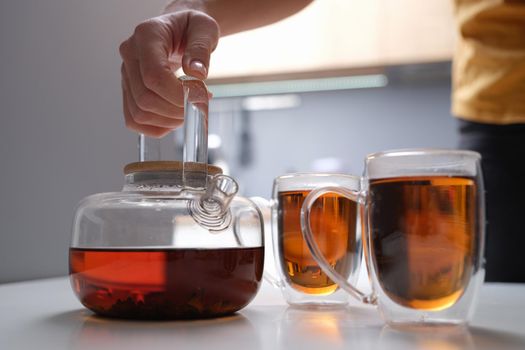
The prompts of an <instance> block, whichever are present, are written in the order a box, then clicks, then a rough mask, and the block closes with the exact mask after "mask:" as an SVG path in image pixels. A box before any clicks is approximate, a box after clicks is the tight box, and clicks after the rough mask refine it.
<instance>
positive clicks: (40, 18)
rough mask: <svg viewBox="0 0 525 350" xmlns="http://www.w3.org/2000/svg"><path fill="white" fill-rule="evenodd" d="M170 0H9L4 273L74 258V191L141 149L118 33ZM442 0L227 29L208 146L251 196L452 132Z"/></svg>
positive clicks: (3, 34)
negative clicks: (127, 108) (125, 102)
mask: <svg viewBox="0 0 525 350" xmlns="http://www.w3.org/2000/svg"><path fill="white" fill-rule="evenodd" d="M164 4H165V0H150V1H139V0H125V1H124V0H105V1H102V0H91V1H80V0H48V1H45V2H44V1H36V0H20V1H10V2H8V1H3V2H1V3H0V103H1V109H0V115H1V121H2V125H1V127H0V156H1V159H2V166H1V168H0V169H1V171H0V193H1V197H0V283H5V282H13V281H19V280H25V279H35V278H43V277H50V276H59V275H65V274H66V273H67V251H68V247H69V243H70V229H71V223H72V219H73V214H74V211H75V206H76V204H77V203H78V201H79V200H80V199H82V198H83V197H85V196H86V195H89V194H93V193H97V192H106V191H119V190H120V189H121V187H122V184H123V173H122V169H123V166H124V165H125V164H127V163H130V162H133V161H136V160H137V159H138V150H137V135H135V134H133V133H132V132H130V131H128V130H127V129H126V128H125V127H124V123H123V117H122V110H121V103H122V102H121V92H120V57H119V54H118V45H119V44H120V42H121V41H123V40H124V39H126V38H127V37H128V36H129V35H130V34H131V32H132V31H133V28H134V27H135V25H136V24H138V23H139V22H140V21H142V20H144V19H146V18H149V17H152V16H155V15H158V14H159V13H160V11H161V8H162V7H163V5H164ZM453 45H454V33H453V25H452V8H451V4H450V2H448V1H439V0H428V1H425V2H421V1H417V0H353V1H347V0H322V1H319V0H318V1H316V2H314V4H313V5H311V6H310V7H308V8H307V9H306V10H304V11H302V12H300V13H299V14H297V15H295V16H293V17H291V18H289V19H287V20H285V21H283V22H280V23H278V24H275V25H272V26H269V27H266V28H262V29H258V30H255V31H251V32H247V33H243V34H239V35H235V36H231V37H227V38H224V39H222V40H221V42H220V43H219V48H218V49H217V51H216V52H215V53H214V55H213V57H212V63H211V71H210V79H209V85H210V89H211V90H212V92H213V93H214V97H215V98H214V100H213V101H212V103H211V107H210V139H209V145H210V159H211V161H212V162H214V163H217V164H220V165H221V166H223V167H224V168H225V169H226V170H227V172H228V173H230V174H231V175H233V176H234V177H235V178H236V179H237V180H238V181H239V183H240V185H241V191H242V194H243V195H246V196H254V195H257V196H264V197H267V198H268V197H269V196H270V193H271V187H272V180H273V178H274V177H276V176H278V175H282V174H285V173H290V172H296V171H329V172H345V173H353V174H360V173H361V172H362V168H363V158H364V156H365V155H366V154H368V153H371V152H375V151H380V150H385V149H393V148H405V147H442V148H454V147H456V131H455V130H456V122H455V120H454V119H453V118H452V117H451V116H450V91H451V90H450V59H451V53H452V50H453Z"/></svg>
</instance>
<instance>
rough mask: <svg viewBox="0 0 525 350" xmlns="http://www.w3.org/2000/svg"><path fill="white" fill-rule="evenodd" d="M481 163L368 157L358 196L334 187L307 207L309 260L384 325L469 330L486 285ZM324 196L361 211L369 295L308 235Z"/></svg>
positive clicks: (427, 155)
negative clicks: (372, 308) (374, 308)
mask: <svg viewBox="0 0 525 350" xmlns="http://www.w3.org/2000/svg"><path fill="white" fill-rule="evenodd" d="M480 158H481V157H480V156H479V154H478V153H475V152H470V151H453V150H432V149H414V150H400V151H389V152H381V153H376V154H372V155H369V156H368V157H367V158H366V161H365V173H364V176H363V184H362V190H361V191H355V190H352V189H348V188H344V187H342V186H332V187H326V188H320V189H317V190H314V191H312V192H311V193H310V195H309V196H308V197H307V198H306V199H305V201H304V204H303V212H304V215H303V216H302V217H301V223H302V228H303V230H302V232H303V233H304V234H305V239H306V241H307V242H308V246H309V248H310V249H311V250H312V253H313V256H314V259H315V260H316V262H317V263H318V264H319V265H320V266H322V268H323V271H324V272H325V273H326V274H327V275H328V276H329V277H330V278H331V279H332V280H333V281H337V283H338V285H339V286H341V287H342V288H344V289H345V290H346V291H348V292H349V293H350V294H351V295H353V296H355V297H357V298H358V299H360V300H362V301H363V302H366V303H371V304H377V305H378V306H379V309H380V311H381V313H382V315H383V317H384V319H385V320H386V322H388V323H390V324H398V323H415V324H427V323H432V324H434V323H440V324H443V323H445V324H463V323H466V322H468V320H469V318H470V316H471V315H472V313H473V310H474V305H475V296H476V294H477V291H478V289H479V287H480V285H481V283H482V282H483V277H484V269H483V255H482V252H483V244H484V234H485V231H484V222H485V221H484V220H485V219H484V197H483V181H482V178H481V171H480ZM327 194H334V195H335V194H338V195H342V196H346V197H347V198H348V199H352V200H354V201H356V202H358V203H360V204H361V208H362V213H363V216H364V217H363V220H364V223H365V225H364V226H365V228H366V230H365V231H366V233H364V240H363V241H364V243H363V244H364V246H365V248H364V252H365V260H366V262H367V268H368V272H369V277H370V280H371V282H372V288H373V292H372V294H370V295H365V294H364V293H362V292H361V291H359V290H358V289H356V288H355V287H354V284H353V282H349V281H348V279H347V278H346V276H343V275H341V274H340V273H339V271H336V270H335V269H333V267H332V266H331V265H330V263H329V261H327V259H326V256H325V255H324V253H323V252H322V250H321V249H319V248H320V244H319V242H318V241H317V238H316V237H315V235H314V234H313V233H312V231H311V228H313V226H312V224H313V222H312V208H313V205H314V203H315V201H316V200H317V198H319V197H320V196H326V195H327Z"/></svg>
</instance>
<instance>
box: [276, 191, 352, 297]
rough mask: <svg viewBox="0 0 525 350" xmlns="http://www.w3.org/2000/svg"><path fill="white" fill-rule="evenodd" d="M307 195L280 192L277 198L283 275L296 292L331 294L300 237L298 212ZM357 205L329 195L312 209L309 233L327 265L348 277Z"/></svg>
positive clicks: (333, 288)
mask: <svg viewBox="0 0 525 350" xmlns="http://www.w3.org/2000/svg"><path fill="white" fill-rule="evenodd" d="M309 193H310V191H283V192H280V193H279V195H278V202H279V208H278V225H279V227H278V245H279V256H280V259H282V262H281V265H282V266H283V270H284V271H283V274H284V276H285V278H287V280H288V282H289V284H290V285H291V286H292V287H293V288H294V289H296V290H298V291H300V292H303V293H308V294H317V295H327V294H331V293H333V292H334V291H336V290H337V288H338V286H337V284H335V283H334V282H333V281H332V280H331V279H330V278H329V277H328V276H327V275H326V274H325V273H324V272H323V271H322V269H321V268H320V267H319V265H318V264H317V262H316V261H315V260H314V258H313V257H312V254H311V253H310V250H309V249H308V246H307V244H306V241H305V240H304V239H303V236H302V233H301V222H300V211H301V207H302V205H303V202H304V199H305V198H306V196H308V194H309ZM356 219H357V205H356V203H355V202H352V201H351V200H349V199H347V198H345V197H342V196H339V195H337V194H333V193H329V194H325V195H324V196H321V197H320V198H319V199H318V200H317V201H316V202H315V203H314V205H313V206H312V211H311V215H310V223H311V228H312V233H313V235H314V237H315V240H316V242H317V244H318V245H319V248H320V249H321V252H322V253H323V254H324V256H325V258H326V259H327V260H328V262H329V263H330V264H331V265H332V267H334V268H335V269H336V270H337V271H338V272H339V273H340V274H342V275H343V276H349V274H350V272H351V267H352V266H351V264H352V259H353V256H354V253H355V249H356V247H355V243H356V241H355V238H356V237H355V234H356V231H355V230H356Z"/></svg>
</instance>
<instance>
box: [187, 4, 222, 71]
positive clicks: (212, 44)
mask: <svg viewBox="0 0 525 350" xmlns="http://www.w3.org/2000/svg"><path fill="white" fill-rule="evenodd" d="M189 16H190V17H189V19H188V27H187V29H186V47H185V49H184V55H183V56H182V69H183V70H184V73H186V74H188V75H191V76H194V77H197V78H200V79H205V78H206V77H207V76H208V69H209V66H210V55H211V53H212V52H213V50H215V48H216V47H217V43H218V41H219V25H218V24H217V22H215V20H214V19H213V18H211V17H210V16H208V15H206V14H204V13H195V12H192V13H191V14H190V15H189Z"/></svg>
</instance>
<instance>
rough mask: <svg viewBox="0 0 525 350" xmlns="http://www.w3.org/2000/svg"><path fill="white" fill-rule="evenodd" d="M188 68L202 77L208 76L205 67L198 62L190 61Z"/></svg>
mask: <svg viewBox="0 0 525 350" xmlns="http://www.w3.org/2000/svg"><path fill="white" fill-rule="evenodd" d="M190 68H191V69H192V70H194V71H197V72H199V73H201V74H202V76H203V77H206V76H208V70H207V69H206V66H205V65H204V63H202V62H201V61H199V60H193V61H191V62H190Z"/></svg>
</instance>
